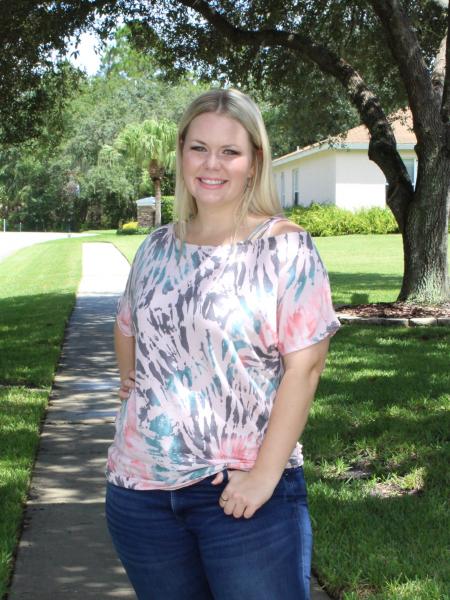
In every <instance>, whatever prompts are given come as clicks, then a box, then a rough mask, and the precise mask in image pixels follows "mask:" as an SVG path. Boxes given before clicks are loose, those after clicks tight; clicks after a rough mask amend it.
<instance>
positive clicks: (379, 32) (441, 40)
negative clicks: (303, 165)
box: [0, 0, 450, 303]
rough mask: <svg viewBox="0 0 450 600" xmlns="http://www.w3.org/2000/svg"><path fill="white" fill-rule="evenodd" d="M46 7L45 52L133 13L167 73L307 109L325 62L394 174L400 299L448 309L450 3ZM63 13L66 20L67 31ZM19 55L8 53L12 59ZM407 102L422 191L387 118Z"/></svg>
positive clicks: (332, 0) (222, 1) (158, 0)
mask: <svg viewBox="0 0 450 600" xmlns="http://www.w3.org/2000/svg"><path fill="white" fill-rule="evenodd" d="M37 4H38V7H39V10H41V9H42V7H43V6H45V8H46V10H47V12H49V13H51V15H50V17H51V18H49V19H48V21H45V28H44V29H46V31H45V32H44V33H45V35H44V33H42V32H41V33H40V37H39V39H40V43H41V46H42V44H43V39H44V38H45V40H46V43H47V46H46V47H47V48H48V45H49V44H50V45H51V44H53V45H54V46H55V47H58V48H63V47H64V35H67V32H69V33H70V32H71V31H73V29H74V27H87V26H89V24H90V25H91V26H92V27H94V16H95V15H97V16H98V15H104V17H105V19H106V21H104V23H103V29H107V28H108V26H112V24H113V23H114V19H115V18H117V16H121V17H122V18H123V19H124V20H125V21H126V22H129V23H130V24H132V25H133V32H134V38H135V41H136V44H137V45H138V47H139V48H140V49H141V50H148V49H151V52H153V53H154V52H155V50H158V52H159V56H160V57H161V56H165V57H166V62H165V63H164V67H165V69H166V70H167V71H168V72H169V71H171V72H172V73H175V74H177V73H183V72H184V71H185V70H186V67H187V68H188V69H189V70H191V71H192V70H195V71H196V72H198V73H200V74H202V75H203V77H204V78H205V79H208V78H209V80H212V79H216V81H220V82H226V83H229V82H233V83H234V85H239V84H247V83H249V82H251V83H252V85H253V87H254V88H255V87H259V88H261V86H264V85H267V86H268V87H270V88H271V89H273V90H275V89H276V87H277V86H279V87H280V89H282V88H283V86H284V88H285V89H287V88H288V87H289V88H290V89H292V90H294V91H295V93H296V94H297V96H298V111H299V112H301V111H302V98H301V93H300V92H301V91H302V89H301V82H300V81H297V80H296V78H295V75H296V73H297V70H296V69H297V65H298V64H299V62H301V63H304V64H310V65H314V66H315V68H317V69H319V70H320V71H321V72H322V73H323V74H325V75H326V76H328V77H332V78H334V79H335V80H336V81H337V82H339V84H340V85H341V86H342V88H343V90H344V91H345V93H346V96H347V98H348V99H349V101H350V103H351V104H352V106H353V107H354V108H355V109H356V111H357V113H358V114H359V117H360V120H361V121H362V123H364V124H365V125H366V126H367V128H368V130H369V133H370V137H371V140H370V145H369V158H370V159H371V160H373V161H374V162H375V163H376V164H377V165H378V166H379V167H380V168H381V170H382V171H383V173H384V174H385V176H386V180H387V183H388V198H387V202H388V205H389V207H390V208H391V210H392V212H393V214H394V216H395V218H396V220H397V222H398V225H399V228H400V231H401V233H402V237H403V248H404V277H403V283H402V288H401V291H400V294H399V299H400V300H408V301H414V302H431V303H440V302H443V301H447V300H448V297H449V282H448V270H447V253H448V237H447V231H448V212H449V203H450V160H449V159H450V131H449V130H450V118H449V113H450V92H449V90H450V42H449V33H448V32H449V30H450V27H449V19H450V16H449V11H448V9H446V8H445V6H444V5H446V6H448V3H444V2H437V1H432V0H369V1H367V2H366V1H364V2H363V1H362V0H356V1H355V2H353V1H352V2H350V0H315V1H312V0H271V1H270V2H269V1H268V0H251V1H250V0H239V2H235V1H231V0H211V1H209V2H207V1H206V0H148V1H147V2H134V1H133V0H124V1H123V2H120V3H119V2H107V1H106V0H89V1H88V0H85V1H82V2H74V1H72V2H70V1H68V2H50V0H49V1H48V2H40V3H37ZM30 5H31V6H35V5H36V3H29V2H26V0H18V2H15V3H14V5H13V6H12V7H8V10H7V11H5V14H4V15H3V17H2V19H3V21H2V23H3V22H6V23H9V26H10V27H11V26H12V25H14V24H15V25H17V22H16V21H17V19H18V18H19V19H20V18H21V16H22V17H23V15H25V17H26V19H28V21H27V22H28V23H29V19H30V15H32V13H33V10H32V9H31V8H30ZM36 10H37V9H36ZM56 10H59V11H60V12H61V15H60V20H59V21H57V22H55V19H54V12H55V11H56ZM38 12H39V11H38ZM39 16H40V18H41V17H42V15H41V13H39ZM42 23H44V20H42ZM74 24H75V25H74ZM22 30H23V31H22ZM21 31H22V33H23V39H24V40H26V42H27V43H28V44H29V45H30V46H33V45H36V36H35V35H33V34H30V31H32V28H30V27H28V29H27V28H21ZM64 32H65V33H64ZM8 39H9V38H8ZM33 47H34V46H33ZM10 53H11V49H10V46H8V48H7V52H6V55H7V57H8V56H9V55H10ZM183 57H184V64H183ZM4 60H6V59H4ZM30 60H32V57H31V59H30ZM26 64H28V63H26ZM17 65H18V66H17V69H19V70H20V69H21V68H23V69H24V77H26V74H27V70H26V69H25V68H24V67H22V65H21V62H20V61H18V62H17ZM17 69H16V76H17V78H18V79H20V77H21V73H20V72H17ZM361 73H365V77H363V76H362V75H361ZM280 83H281V84H282V85H281V86H280V85H279V84H280ZM0 91H2V85H1V82H0ZM402 97H403V98H405V99H407V102H408V104H409V106H410V108H411V112H412V116H413V128H414V132H415V135H416V138H417V148H416V151H417V155H418V160H419V164H418V177H417V184H416V188H415V189H414V188H413V185H412V182H411V181H410V179H409V177H408V174H407V172H406V169H405V167H404V164H403V162H402V160H401V158H400V156H399V154H398V152H397V150H396V143H395V138H394V135H393V132H392V128H391V126H390V123H389V120H388V118H387V114H388V113H389V112H391V108H392V104H396V105H397V106H398V107H400V106H401V104H399V101H400V100H401V98H402ZM0 98H1V96H0Z"/></svg>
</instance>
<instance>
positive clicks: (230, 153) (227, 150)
mask: <svg viewBox="0 0 450 600" xmlns="http://www.w3.org/2000/svg"><path fill="white" fill-rule="evenodd" d="M223 153H224V154H228V156H239V154H240V152H238V151H237V150H233V149H232V148H225V150H224V151H223Z"/></svg>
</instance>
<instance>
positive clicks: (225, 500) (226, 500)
mask: <svg viewBox="0 0 450 600" xmlns="http://www.w3.org/2000/svg"><path fill="white" fill-rule="evenodd" d="M220 499H221V500H223V501H224V502H228V498H224V497H223V496H220Z"/></svg>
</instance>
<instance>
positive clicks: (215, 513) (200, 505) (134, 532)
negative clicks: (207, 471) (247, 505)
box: [106, 467, 312, 600]
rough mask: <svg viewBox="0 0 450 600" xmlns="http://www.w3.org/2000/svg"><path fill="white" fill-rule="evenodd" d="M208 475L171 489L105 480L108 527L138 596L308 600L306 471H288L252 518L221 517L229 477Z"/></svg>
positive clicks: (156, 599)
mask: <svg viewBox="0 0 450 600" xmlns="http://www.w3.org/2000/svg"><path fill="white" fill-rule="evenodd" d="M224 474H226V471H224ZM213 479H214V477H207V478H206V479H203V480H202V481H200V482H199V483H195V484H193V485H191V486H188V487H184V488H181V489H179V490H175V491H163V490H150V491H137V490H130V489H126V488H121V487H117V486H115V485H112V484H108V487H107V493H106V518H107V522H108V528H109V531H110V534H111V537H112V539H113V542H114V545H115V548H116V551H117V553H118V555H119V558H120V560H121V561H122V564H123V566H124V567H125V570H126V572H127V575H128V577H129V579H130V581H131V583H132V585H133V587H134V589H135V592H136V595H137V597H138V599H139V600H294V599H295V600H308V599H309V586H310V570H311V547H312V533H311V524H310V520H309V514H308V505H307V500H306V485H305V480H304V476H303V469H302V468H301V467H296V468H293V469H286V470H285V471H284V472H283V475H282V477H281V479H280V482H279V483H278V485H277V486H276V488H275V490H274V493H273V495H272V497H271V498H270V500H269V501H268V502H266V504H264V505H263V506H262V507H261V508H260V509H259V510H257V511H256V513H255V514H254V516H253V517H251V518H250V519H244V518H241V519H236V518H234V517H233V516H227V515H225V514H224V512H223V510H222V509H221V508H220V506H219V496H220V494H221V493H222V491H223V489H224V488H225V486H226V481H225V482H224V483H222V484H221V485H212V484H211V481H212V480H213Z"/></svg>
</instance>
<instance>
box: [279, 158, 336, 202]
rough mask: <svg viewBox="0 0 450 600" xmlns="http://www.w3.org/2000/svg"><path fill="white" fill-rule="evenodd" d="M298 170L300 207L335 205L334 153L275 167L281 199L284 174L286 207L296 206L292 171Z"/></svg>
mask: <svg viewBox="0 0 450 600" xmlns="http://www.w3.org/2000/svg"><path fill="white" fill-rule="evenodd" d="M294 169H298V187H299V202H298V203H299V205H301V206H309V205H310V204H311V203H312V202H316V203H318V204H333V203H334V201H335V186H334V181H335V176H336V174H335V170H336V166H335V157H334V154H333V152H331V151H325V152H320V153H317V154H314V155H312V156H306V157H303V158H302V159H300V160H296V161H292V162H290V163H288V164H284V165H280V166H274V173H275V181H276V185H277V190H278V193H279V194H280V198H281V189H280V174H281V172H284V177H285V189H286V201H285V202H284V206H286V207H287V206H292V205H293V204H294V199H293V193H292V171H293V170H294Z"/></svg>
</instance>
